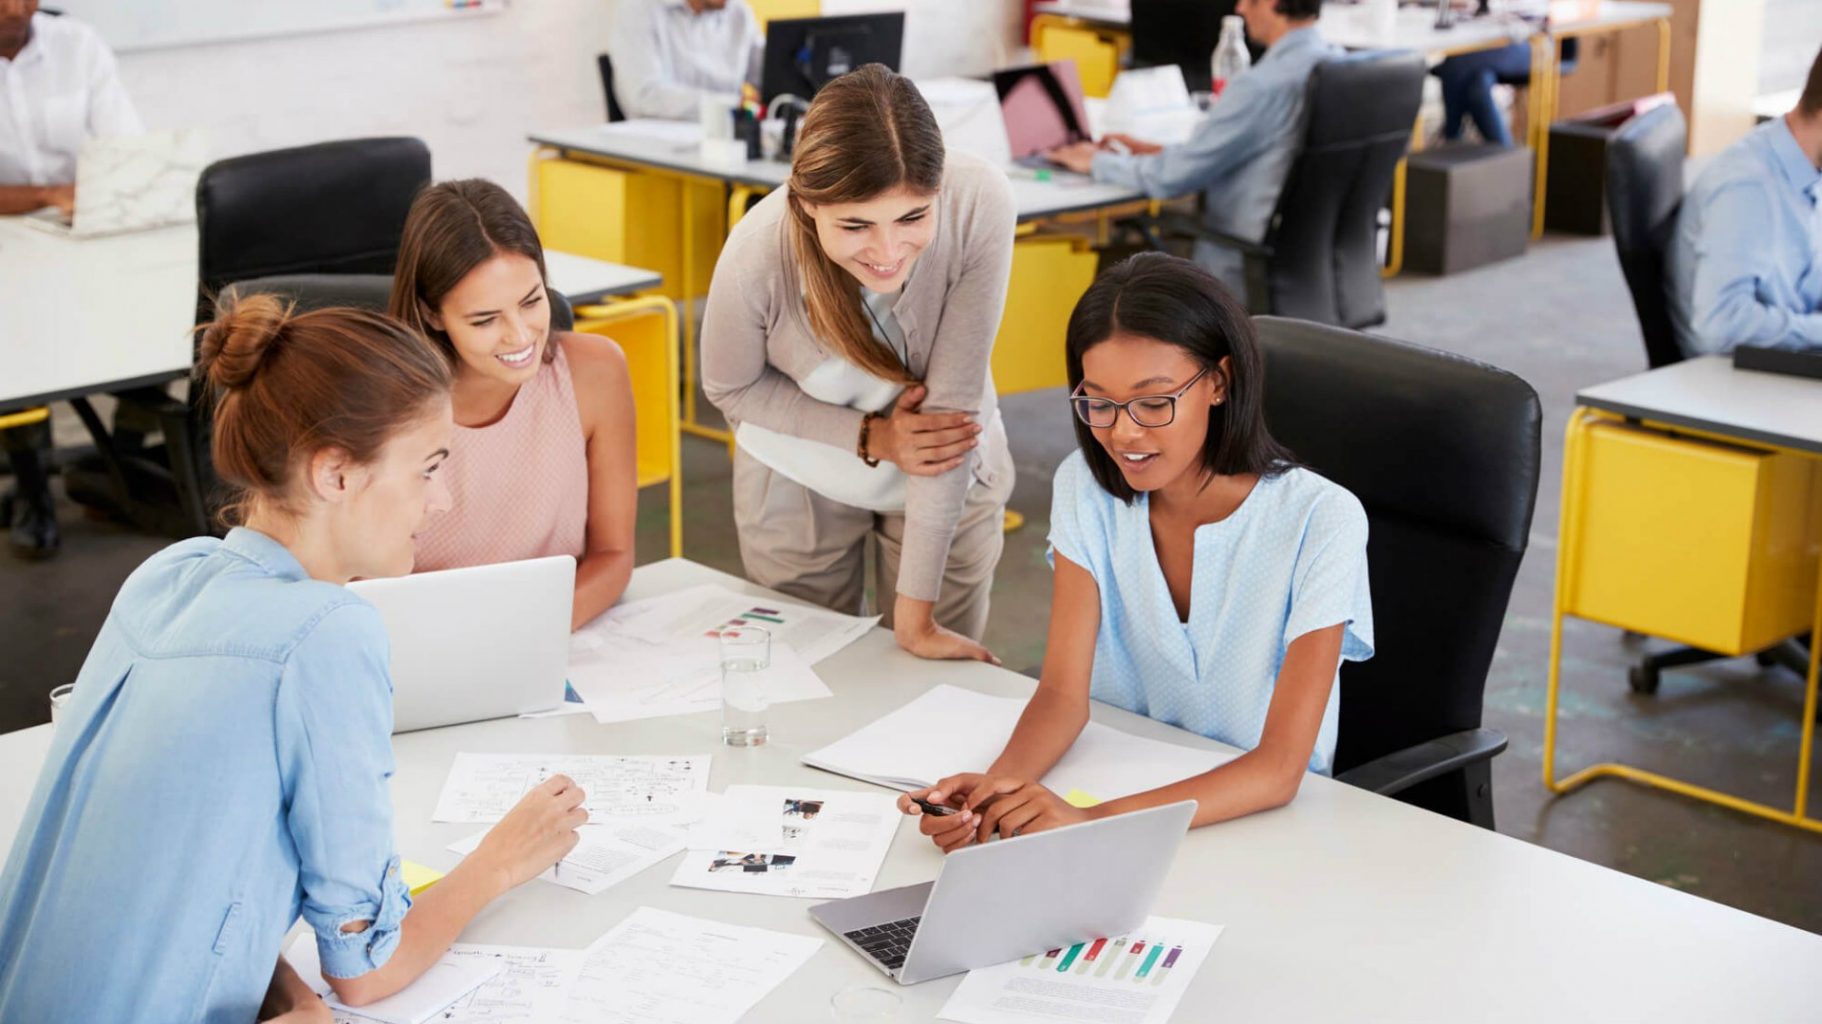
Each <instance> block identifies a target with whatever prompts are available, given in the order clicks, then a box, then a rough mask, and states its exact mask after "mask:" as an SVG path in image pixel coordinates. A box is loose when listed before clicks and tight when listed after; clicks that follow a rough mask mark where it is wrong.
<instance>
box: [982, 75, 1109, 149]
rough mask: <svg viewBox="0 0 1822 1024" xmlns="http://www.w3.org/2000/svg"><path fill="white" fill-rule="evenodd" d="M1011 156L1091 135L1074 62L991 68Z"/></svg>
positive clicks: (1049, 147) (1088, 137) (1082, 138)
mask: <svg viewBox="0 0 1822 1024" xmlns="http://www.w3.org/2000/svg"><path fill="white" fill-rule="evenodd" d="M993 88H994V91H995V92H997V93H998V94H999V98H1000V116H1001V117H1002V118H1004V119H1005V122H1006V141H1007V142H1008V143H1009V144H1010V145H1011V147H1012V158H1013V159H1014V160H1024V159H1027V158H1029V157H1034V156H1041V155H1043V154H1044V153H1048V152H1049V151H1051V150H1053V149H1055V148H1057V147H1058V146H1065V145H1068V144H1069V143H1071V142H1083V141H1086V140H1088V139H1092V138H1093V137H1094V136H1093V135H1091V134H1090V133H1089V131H1088V113H1087V109H1086V105H1085V104H1084V103H1083V101H1082V82H1081V79H1079V78H1078V77H1076V69H1075V62H1074V61H1069V60H1059V61H1054V62H1052V63H1049V64H1034V65H1032V66H1031V67H1024V68H1007V69H1005V70H1003V71H995V72H994V73H993Z"/></svg>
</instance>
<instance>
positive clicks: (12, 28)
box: [0, 0, 140, 558]
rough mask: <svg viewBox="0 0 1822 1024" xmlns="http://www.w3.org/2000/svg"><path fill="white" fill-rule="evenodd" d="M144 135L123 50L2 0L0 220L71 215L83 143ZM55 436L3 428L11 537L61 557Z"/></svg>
mask: <svg viewBox="0 0 1822 1024" xmlns="http://www.w3.org/2000/svg"><path fill="white" fill-rule="evenodd" d="M139 130H140V126H139V115H138V114H137V113H136V112H134V110H133V104H132V101H131V100H129V99H128V98H127V94H126V90H125V89H124V88H122V87H121V85H120V77H119V76H118V75H117V74H116V73H115V68H114V54H113V53H112V52H111V51H110V50H109V49H108V46H107V44H106V43H104V42H102V41H101V37H100V36H99V35H97V34H96V33H95V30H94V29H91V28H89V27H88V26H87V25H84V24H82V23H81V22H78V21H73V20H71V19H69V18H59V17H52V16H50V15H48V14H44V13H42V12H40V11H39V10H38V0H0V214H17V213H30V212H31V211H33V210H37V209H41V208H43V207H46V206H55V207H57V208H58V209H61V210H62V211H63V212H64V213H65V215H68V214H69V213H70V212H72V211H73V210H74V209H75V205H76V186H75V184H74V183H75V180H76V154H77V152H78V151H79V150H80V149H81V148H82V144H83V142H84V141H85V140H87V139H89V138H93V137H95V136H99V135H129V134H133V133H135V132H138V131H139ZM38 340H39V342H40V343H43V344H53V343H54V339H38ZM50 440H51V437H50V424H48V423H38V424H34V425H32V426H28V427H17V428H14V429H12V430H4V431H0V446H3V447H4V448H5V450H6V453H7V455H8V456H10V457H11V459H12V463H13V478H14V481H15V486H16V495H15V500H14V502H13V513H12V523H11V524H10V525H11V527H12V534H11V536H10V538H9V541H10V546H11V547H12V549H13V552H14V553H15V554H17V555H19V556H20V557H23V558H48V557H49V556H51V555H53V554H56V552H57V546H58V533H57V518H56V513H55V512H54V510H53V507H52V505H51V491H50V482H49V479H48V477H47V476H46V466H47V464H48V462H49V459H48V456H49V454H50Z"/></svg>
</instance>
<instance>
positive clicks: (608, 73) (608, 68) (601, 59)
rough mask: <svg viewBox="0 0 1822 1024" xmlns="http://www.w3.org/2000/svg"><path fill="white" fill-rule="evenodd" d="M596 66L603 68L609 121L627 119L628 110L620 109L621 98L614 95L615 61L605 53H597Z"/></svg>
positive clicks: (602, 87)
mask: <svg viewBox="0 0 1822 1024" xmlns="http://www.w3.org/2000/svg"><path fill="white" fill-rule="evenodd" d="M595 67H597V68H599V69H601V92H602V93H603V94H604V95H606V96H607V119H608V120H609V121H624V120H626V111H624V110H622V109H620V100H619V99H618V98H617V97H615V95H614V61H613V58H611V57H609V56H608V55H607V54H605V53H601V54H596V55H595Z"/></svg>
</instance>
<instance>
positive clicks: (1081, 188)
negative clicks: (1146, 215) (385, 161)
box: [531, 78, 1145, 220]
mask: <svg viewBox="0 0 1822 1024" xmlns="http://www.w3.org/2000/svg"><path fill="white" fill-rule="evenodd" d="M918 85H919V87H920V88H922V89H924V91H925V96H926V98H927V99H928V100H929V103H930V109H931V113H933V114H934V115H935V116H936V120H937V124H938V125H939V126H940V127H941V128H942V130H943V138H944V141H945V142H946V143H947V144H948V145H949V146H951V147H953V148H954V149H957V150H960V151H962V152H967V153H973V154H974V155H976V156H979V157H981V158H982V159H984V160H986V161H988V162H989V163H993V164H998V165H1001V166H1005V167H1006V168H1007V172H1006V173H1007V177H1008V178H1009V179H1010V180H1011V182H1012V197H1013V202H1014V203H1015V204H1016V206H1017V209H1018V217H1019V219H1020V220H1032V219H1036V218H1040V217H1054V216H1057V215H1059V214H1064V213H1076V212H1079V211H1083V210H1097V209H1101V208H1104V207H1108V206H1118V205H1120V204H1122V203H1130V202H1134V201H1136V200H1140V199H1143V198H1145V196H1144V194H1143V193H1141V192H1135V191H1133V190H1131V189H1128V188H1124V187H1121V186H1118V185H1105V184H1100V183H1097V182H1095V181H1094V180H1093V179H1091V178H1089V177H1087V176H1086V175H1079V174H1070V173H1068V172H1065V171H1056V172H1052V173H1049V174H1047V175H1043V176H1042V177H1043V178H1044V179H1046V180H1039V176H1036V175H1034V174H1033V172H1031V171H1027V170H1024V169H1022V168H1018V167H1014V166H1012V162H1011V155H1012V153H1011V147H1010V145H1009V144H1008V142H1007V141H1006V126H1005V123H1004V121H1002V120H1001V118H1000V112H999V101H998V99H996V98H995V93H994V91H993V83H991V82H985V81H977V80H971V79H958V78H943V79H935V80H931V81H921V82H919V83H918ZM679 137H680V135H675V136H673V137H669V138H642V137H639V136H636V135H629V134H626V133H625V131H624V130H612V131H604V130H603V129H602V128H601V126H599V125H591V126H589V127H586V128H573V129H565V130H562V131H551V132H537V133H534V134H533V135H532V136H531V141H533V142H535V143H538V144H539V145H544V146H550V147H553V148H555V149H560V150H565V151H569V152H576V153H586V154H588V155H591V156H598V157H606V158H608V159H612V160H617V161H620V162H623V163H629V164H637V165H643V166H647V167H654V168H658V169H660V170H665V171H670V172H672V173H677V174H689V175H695V176H698V177H703V178H716V179H720V180H722V181H725V182H729V183H731V184H736V185H749V186H757V187H760V188H766V189H771V188H777V187H778V186H780V185H782V184H784V183H785V180H786V179H787V178H789V177H790V175H791V166H790V164H787V163H783V162H781V161H777V160H747V161H742V162H740V163H737V164H727V163H718V162H714V161H708V160H704V159H702V157H701V155H700V152H699V148H698V146H697V144H696V143H695V142H693V141H687V140H685V141H679Z"/></svg>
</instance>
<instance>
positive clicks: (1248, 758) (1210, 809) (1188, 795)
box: [1093, 749, 1305, 828]
mask: <svg viewBox="0 0 1822 1024" xmlns="http://www.w3.org/2000/svg"><path fill="white" fill-rule="evenodd" d="M1304 768H1305V766H1304V765H1303V764H1290V763H1287V762H1286V760H1285V759H1284V758H1283V757H1280V756H1277V755H1275V754H1273V753H1272V752H1270V751H1267V750H1264V749H1259V750H1252V751H1248V752H1247V753H1244V754H1241V755H1240V756H1239V757H1236V758H1234V759H1233V760H1232V761H1229V762H1228V763H1226V764H1224V765H1222V766H1221V767H1219V768H1215V769H1213V770H1211V771H1207V772H1203V773H1202V774H1201V775H1195V776H1191V777H1190V778H1187V779H1184V780H1183V781H1181V782H1173V783H1171V784H1170V785H1168V786H1160V787H1158V788H1157V789H1150V790H1146V791H1145V792H1143V793H1134V794H1133V795H1131V796H1126V797H1121V798H1120V799H1118V800H1109V801H1107V802H1106V803H1104V804H1101V805H1099V806H1097V807H1095V808H1094V812H1093V813H1094V814H1095V815H1096V816H1097V817H1106V816H1111V815H1115V814H1125V813H1127V812H1128V811H1137V810H1141V809H1143V808H1146V807H1162V806H1163V805H1165V804H1174V803H1176V802H1178V801H1179V800H1194V801H1195V802H1196V816H1195V817H1194V818H1192V819H1191V820H1190V827H1191V828H1200V827H1201V826H1203V825H1212V824H1214V823H1215V822H1218V821H1229V820H1232V819H1234V818H1243V817H1245V816H1247V815H1249V814H1254V813H1257V812H1259V811H1268V810H1271V809H1272V808H1274V807H1282V806H1284V805H1285V804H1288V803H1290V802H1291V799H1292V798H1293V797H1295V796H1296V795H1297V790H1298V788H1299V787H1300V786H1301V785H1302V782H1303V775H1304Z"/></svg>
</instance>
